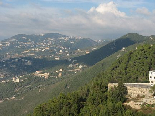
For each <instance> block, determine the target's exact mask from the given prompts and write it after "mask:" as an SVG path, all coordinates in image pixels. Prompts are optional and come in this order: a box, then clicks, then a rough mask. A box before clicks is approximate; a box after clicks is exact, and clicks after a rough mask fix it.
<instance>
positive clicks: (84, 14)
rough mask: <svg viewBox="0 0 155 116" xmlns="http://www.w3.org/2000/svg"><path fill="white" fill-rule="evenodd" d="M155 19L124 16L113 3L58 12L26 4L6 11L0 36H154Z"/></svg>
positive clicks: (101, 37)
mask: <svg viewBox="0 0 155 116" xmlns="http://www.w3.org/2000/svg"><path fill="white" fill-rule="evenodd" d="M1 9H2V8H1ZM1 9H0V10H1ZM154 27H155V17H154V15H152V13H151V15H150V16H149V17H147V18H146V17H143V18H141V17H139V16H132V15H131V16H128V15H127V14H126V13H124V12H122V11H120V10H119V9H118V4H115V3H114V2H109V3H102V4H99V5H98V6H97V7H92V8H90V9H89V10H88V11H85V10H82V9H76V10H62V9H61V10H60V9H56V8H51V7H43V6H40V5H38V4H30V5H29V6H24V7H23V8H21V7H18V8H10V9H7V11H6V10H5V13H2V15H1V18H0V30H1V31H0V37H5V38H7V37H11V36H13V35H15V34H19V33H25V34H39V33H49V32H59V33H62V34H66V35H74V36H82V37H89V38H92V39H106V38H118V37H120V36H122V35H124V34H126V33H132V32H136V33H140V34H144V35H152V34H155V33H154V32H155V28H154Z"/></svg>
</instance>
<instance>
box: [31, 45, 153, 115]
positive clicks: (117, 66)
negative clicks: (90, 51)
mask: <svg viewBox="0 0 155 116" xmlns="http://www.w3.org/2000/svg"><path fill="white" fill-rule="evenodd" d="M154 51H155V44H153V45H150V44H145V45H142V46H138V47H137V48H136V49H135V50H132V51H129V52H127V53H126V54H125V55H123V56H122V57H120V58H118V59H117V60H116V61H115V62H114V63H113V64H112V65H111V66H110V67H109V68H108V69H107V70H106V71H104V72H102V73H101V74H100V75H98V76H97V77H96V78H94V79H93V81H91V82H90V83H88V84H87V85H85V86H84V87H82V88H81V89H79V90H78V91H76V92H72V93H68V94H60V95H59V96H58V97H57V98H53V99H51V100H49V101H48V102H46V103H43V104H41V105H39V106H37V107H36V108H35V110H34V113H33V114H34V116H38V115H108V116H113V115H122V116H126V115H130V114H132V115H134V116H136V115H140V116H143V115H145V113H146V112H145V110H142V112H137V111H134V110H132V109H131V108H130V107H125V106H124V105H123V103H124V102H125V99H126V98H125V95H126V94H127V92H126V88H125V86H123V84H121V83H120V82H119V84H118V87H115V89H114V90H110V91H108V88H107V86H108V82H111V81H117V82H118V81H119V80H122V81H123V82H148V72H149V70H150V69H155V60H154V58H155V52H154ZM153 110H154V106H152V107H150V112H149V113H152V115H154V112H153ZM146 115H147V114H146ZM149 115H151V114H149Z"/></svg>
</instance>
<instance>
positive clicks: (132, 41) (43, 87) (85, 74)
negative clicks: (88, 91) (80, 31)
mask: <svg viewBox="0 0 155 116" xmlns="http://www.w3.org/2000/svg"><path fill="white" fill-rule="evenodd" d="M154 39H155V38H154V36H141V35H138V34H127V35H125V36H122V37H121V38H119V39H117V40H115V41H112V42H110V43H108V44H106V45H104V46H103V47H101V48H100V49H97V50H95V51H94V52H90V53H89V54H86V55H84V56H80V57H76V58H75V59H74V58H73V59H74V60H77V58H79V59H82V58H83V57H84V58H86V59H83V60H77V61H75V64H76V63H82V65H83V66H84V64H88V63H89V65H93V64H96V63H97V62H98V61H100V60H102V59H103V61H101V62H99V63H97V64H96V65H94V66H93V67H90V68H88V69H84V70H81V71H82V73H80V72H77V73H78V74H77V75H75V76H73V75H70V76H69V75H68V76H67V75H66V76H65V75H64V76H62V77H61V78H57V79H56V78H48V79H44V78H40V77H34V75H30V76H25V77H22V78H21V79H23V82H22V83H19V84H18V83H12V82H10V83H4V84H3V86H1V88H4V87H5V88H6V89H1V91H3V93H6V94H5V96H10V97H11V98H12V96H13V95H14V94H16V95H15V96H13V99H10V98H9V100H5V101H3V102H2V103H1V104H0V107H1V108H0V109H3V110H2V111H1V112H3V113H4V112H5V111H6V110H7V111H8V112H9V113H8V114H11V113H12V112H14V113H15V114H16V115H17V114H18V115H21V114H24V111H23V110H24V109H25V110H26V111H27V112H29V111H32V108H34V107H35V105H37V104H38V103H42V102H43V101H46V100H48V99H49V98H51V97H53V96H56V95H58V94H59V93H60V92H69V91H74V90H77V89H78V88H79V87H80V86H83V85H84V84H86V83H88V82H89V81H90V80H91V79H92V78H93V77H95V76H96V75H98V74H99V73H100V72H101V71H103V70H105V69H106V68H107V67H109V66H110V65H111V64H112V63H113V62H114V61H115V60H116V59H117V58H119V57H120V56H121V55H123V54H124V53H126V52H127V51H129V50H132V49H136V46H138V45H139V44H145V43H149V44H150V43H152V44H153V43H154ZM126 42H128V43H126ZM124 43H125V44H124ZM128 46H129V47H128ZM108 50H109V52H107V51H108ZM104 53H106V54H105V55H104ZM114 53H115V54H114ZM101 54H102V55H101ZM89 55H91V56H93V57H88V56H89ZM86 56H87V57H86ZM96 56H98V59H97V60H96ZM108 56H109V57H108ZM104 58H105V59H104ZM87 59H89V60H87ZM60 61H61V60H60ZM60 61H59V62H60ZM72 61H73V60H72ZM81 61H82V62H81ZM91 61H94V62H93V63H92V64H91ZM43 62H44V61H43ZM48 64H49V63H48ZM60 64H61V63H60ZM69 64H70V63H69ZM69 64H67V66H69ZM70 66H71V65H70ZM72 66H74V64H72ZM78 66H79V65H78ZM62 67H63V66H61V65H60V66H59V67H56V68H55V69H52V70H51V69H50V70H51V72H55V71H58V73H61V71H60V69H63V70H64V72H67V70H69V69H67V68H66V66H64V67H63V68H62ZM50 70H45V72H46V73H48V72H50ZM51 72H50V73H51ZM62 74H63V71H62ZM24 78H27V80H26V79H24ZM5 84H6V85H5ZM4 85H5V86H4ZM9 86H12V89H11V90H9V93H11V94H7V92H5V90H6V91H8V90H7V88H8V87H9ZM15 89H16V90H18V91H17V93H18V94H17V93H16V91H14V90H15ZM12 91H14V92H12ZM45 94H46V96H44V95H45ZM36 95H37V96H36ZM30 96H33V97H30ZM14 97H15V98H14ZM23 97H24V98H23ZM21 98H23V99H21ZM33 98H36V99H33ZM17 99H20V100H17ZM25 100H26V101H27V104H25V103H24V102H25ZM30 102H31V105H30ZM8 104H12V105H13V104H16V107H15V109H18V111H19V112H17V111H16V110H15V109H11V107H10V108H9V107H8V108H7V109H6V110H4V109H5V108H6V106H8ZM21 104H24V105H23V106H22V107H23V108H24V109H23V108H19V107H21ZM28 105H29V106H28ZM27 107H29V108H27ZM4 114H5V113H4Z"/></svg>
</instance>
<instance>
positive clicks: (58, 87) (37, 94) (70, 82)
mask: <svg viewBox="0 0 155 116" xmlns="http://www.w3.org/2000/svg"><path fill="white" fill-rule="evenodd" d="M147 38H149V37H147ZM147 42H148V43H153V42H154V39H153V40H151V39H149V40H148V39H147V41H146V42H142V43H147ZM142 43H140V44H142ZM138 44H139V43H137V44H134V45H132V46H130V47H127V48H125V50H124V49H123V50H120V51H118V52H117V53H115V54H113V55H111V56H109V57H107V58H105V59H104V60H102V61H101V62H99V63H97V64H96V65H94V66H93V67H91V68H89V69H87V70H85V71H84V72H82V73H79V74H77V75H76V76H71V77H65V78H62V80H61V81H60V82H57V83H55V84H53V85H48V86H43V87H40V88H36V89H34V90H33V91H28V92H27V93H25V94H22V95H20V96H19V97H17V98H16V99H19V100H8V101H5V102H3V103H1V104H0V109H3V110H1V111H0V112H2V114H6V112H7V114H9V115H11V114H12V113H13V114H16V115H20V114H26V113H27V112H30V111H32V109H33V107H34V106H36V105H38V104H40V103H42V102H45V101H47V100H48V99H50V98H52V97H54V96H57V95H58V94H59V93H60V92H64V93H66V92H71V91H75V90H77V89H78V88H79V87H80V86H83V85H85V84H86V83H88V82H89V81H90V80H91V79H92V78H93V77H95V76H96V75H98V74H99V73H100V72H101V71H103V70H105V69H106V68H108V67H109V66H110V65H111V64H112V63H113V62H114V61H115V60H116V59H117V58H119V57H120V56H122V55H123V54H125V53H126V52H128V51H129V50H133V49H136V46H138ZM103 52H104V51H103ZM30 89H31V88H30ZM40 90H41V91H40ZM23 97H24V99H21V98H23ZM9 104H12V105H14V106H15V107H14V108H12V107H11V106H12V105H9ZM21 104H22V106H21ZM9 106H10V107H9ZM6 107H7V108H6ZM5 109H6V110H5ZM16 109H18V111H17V110H16ZM23 109H25V110H23Z"/></svg>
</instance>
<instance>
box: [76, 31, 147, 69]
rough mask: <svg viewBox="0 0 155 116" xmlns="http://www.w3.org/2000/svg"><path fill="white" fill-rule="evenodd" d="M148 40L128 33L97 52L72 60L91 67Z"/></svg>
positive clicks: (145, 37)
mask: <svg viewBox="0 0 155 116" xmlns="http://www.w3.org/2000/svg"><path fill="white" fill-rule="evenodd" d="M148 39H149V37H147V36H142V35H139V34H137V33H129V34H126V35H124V36H122V37H120V38H119V39H116V40H114V41H113V42H110V43H108V44H107V45H105V46H103V47H101V48H100V49H98V50H95V51H93V52H91V53H89V54H86V55H84V56H80V57H76V58H74V59H75V60H77V61H78V62H83V63H86V64H87V65H90V66H91V65H94V64H95V63H97V62H99V61H101V60H102V59H104V58H106V57H108V56H109V55H111V54H113V53H115V52H117V51H119V50H121V49H122V48H123V47H128V46H130V45H133V44H135V43H141V42H143V41H145V40H148Z"/></svg>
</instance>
